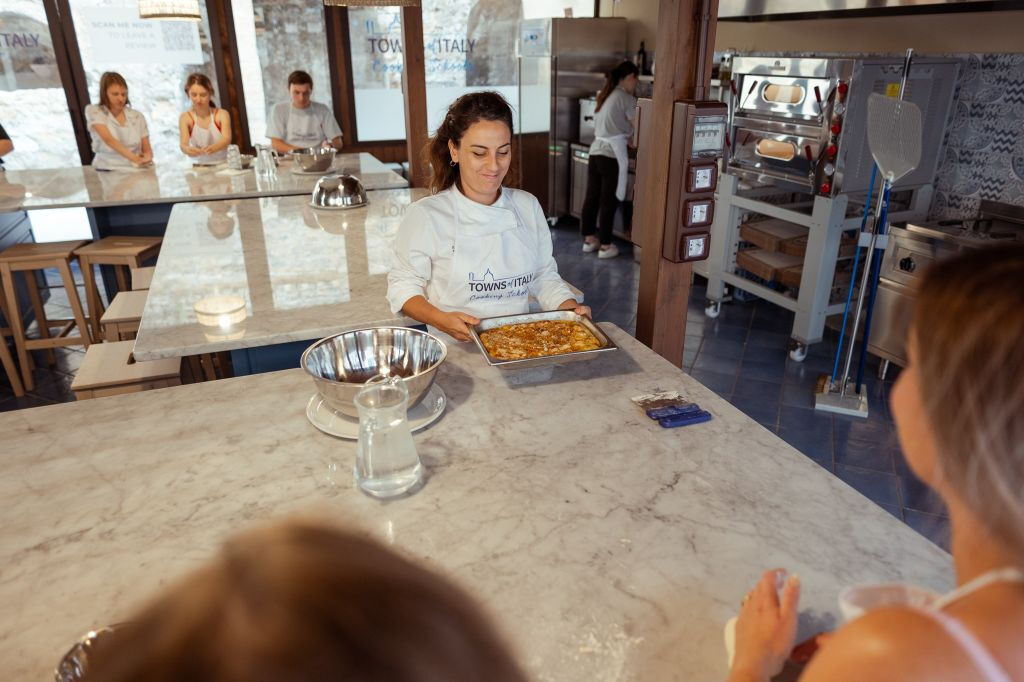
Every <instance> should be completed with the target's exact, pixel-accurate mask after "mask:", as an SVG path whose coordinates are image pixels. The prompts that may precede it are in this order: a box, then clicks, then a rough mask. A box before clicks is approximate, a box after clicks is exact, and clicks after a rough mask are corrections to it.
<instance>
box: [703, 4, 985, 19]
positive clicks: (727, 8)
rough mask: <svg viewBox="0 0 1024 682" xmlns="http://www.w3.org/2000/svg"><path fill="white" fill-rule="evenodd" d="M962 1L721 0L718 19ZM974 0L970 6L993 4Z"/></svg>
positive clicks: (944, 7)
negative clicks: (769, 0)
mask: <svg viewBox="0 0 1024 682" xmlns="http://www.w3.org/2000/svg"><path fill="white" fill-rule="evenodd" d="M963 2H964V0H772V1H771V2H765V0H721V3H720V4H719V6H718V20H719V21H727V20H731V19H747V20H750V19H754V18H756V19H757V20H760V21H764V20H773V19H778V20H792V19H821V18H825V17H843V16H857V17H863V16H880V15H885V14H895V13H897V12H898V13H899V14H934V13H939V12H948V11H950V8H949V5H957V4H962V3H963ZM995 4H996V3H994V2H974V3H972V5H974V6H977V5H995Z"/></svg>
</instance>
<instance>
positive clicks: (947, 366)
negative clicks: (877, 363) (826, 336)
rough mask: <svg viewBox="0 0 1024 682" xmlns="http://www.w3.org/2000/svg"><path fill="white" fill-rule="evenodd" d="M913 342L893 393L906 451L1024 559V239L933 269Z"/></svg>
mask: <svg viewBox="0 0 1024 682" xmlns="http://www.w3.org/2000/svg"><path fill="white" fill-rule="evenodd" d="M907 345H908V349H909V352H910V366H909V367H907V368H906V370H904V372H903V373H902V374H901V375H900V378H899V381H898V382H897V385H896V387H895V388H894V390H893V396H892V406H893V413H894V416H895V418H896V423H897V426H898V427H899V436H900V445H901V447H902V448H903V452H904V454H905V455H906V456H907V459H908V461H909V463H910V465H911V467H912V468H913V469H914V471H915V473H917V475H918V476H920V477H921V478H922V479H923V480H924V481H925V482H926V483H928V484H929V485H930V486H932V487H933V488H935V489H936V490H937V491H938V492H939V493H940V494H941V495H942V497H943V498H944V499H946V501H947V503H948V502H950V501H951V499H952V500H955V501H956V502H957V503H959V504H962V505H963V506H964V507H965V508H966V509H967V510H969V512H970V513H971V514H972V515H973V516H974V517H975V518H976V519H977V520H978V521H979V522H980V523H981V525H982V526H983V527H984V528H985V529H986V530H987V531H988V533H989V534H990V536H991V538H992V539H994V540H995V541H997V542H998V543H999V544H1000V545H1001V546H1002V547H1003V548H1004V549H1005V550H1006V551H1008V552H1010V553H1011V554H1013V555H1014V556H1016V557H1017V562H1018V564H1020V565H1024V245H1014V246H1009V247H1007V246H1000V247H996V248H987V249H983V250H979V251H972V252H969V253H967V254H965V255H962V256H959V257H957V258H955V259H952V260H949V261H946V262H942V263H938V264H936V265H934V266H932V267H931V268H930V269H929V270H928V271H927V273H926V274H925V276H924V279H923V281H922V283H921V288H920V291H919V292H918V298H917V304H916V308H915V313H914V319H913V323H912V327H911V332H910V337H909V339H908V344H907Z"/></svg>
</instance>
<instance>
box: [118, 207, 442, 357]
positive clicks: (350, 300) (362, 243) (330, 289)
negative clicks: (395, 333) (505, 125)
mask: <svg viewBox="0 0 1024 682" xmlns="http://www.w3.org/2000/svg"><path fill="white" fill-rule="evenodd" d="M426 193H427V192H426V190H423V189H393V190H378V191H373V192H368V199H369V205H368V206H366V207H363V208H354V209H349V210H344V211H329V210H322V209H315V208H313V207H312V206H310V205H309V199H308V198H307V197H305V196H292V197H268V198H265V199H241V200H233V201H204V202H192V203H187V204H177V205H175V206H174V208H173V209H172V210H171V217H170V220H169V221H168V223H167V231H166V233H165V234H164V241H163V246H162V247H161V249H160V257H159V258H158V259H157V265H156V271H155V272H154V273H153V281H152V282H151V283H150V285H149V297H148V298H147V300H146V307H145V310H144V311H143V313H142V322H141V325H140V327H139V334H138V338H137V339H136V341H135V357H136V358H138V359H140V360H155V359H158V358H167V357H175V356H186V355H196V354H200V353H212V352H215V351H223V350H234V349H239V348H255V347H260V346H270V345H273V344H278V343H287V342H289V341H302V340H307V339H319V338H322V337H324V336H328V335H330V334H335V333H338V332H341V331H346V330H349V329H356V328H359V327H366V326H380V325H386V324H399V325H405V324H408V323H410V322H411V321H410V320H408V319H407V318H405V317H403V316H400V315H399V316H396V315H394V314H392V312H391V310H390V308H389V306H388V302H387V300H386V299H385V294H386V292H387V274H388V270H389V269H390V266H391V240H392V239H394V236H395V234H396V233H397V232H398V226H399V223H400V222H401V220H402V216H403V215H404V214H405V209H406V207H408V205H409V204H410V203H411V202H412V201H415V200H416V199H419V198H420V197H423V196H426ZM225 302H226V303H227V304H228V306H227V307H226V308H221V309H220V310H222V311H224V312H223V315H224V316H223V317H221V316H220V315H217V316H215V317H214V318H213V319H207V318H202V319H200V315H199V314H197V310H198V311H199V312H200V313H201V312H202V311H203V310H204V309H205V308H206V307H207V306H208V305H210V304H211V303H212V304H214V305H216V304H218V303H225ZM232 302H234V303H233V304H232ZM243 306H244V313H242V312H239V313H238V315H237V316H233V315H232V314H231V313H230V312H227V311H229V310H231V309H237V308H242V307H243ZM243 318H244V319H243ZM201 322H203V323H201Z"/></svg>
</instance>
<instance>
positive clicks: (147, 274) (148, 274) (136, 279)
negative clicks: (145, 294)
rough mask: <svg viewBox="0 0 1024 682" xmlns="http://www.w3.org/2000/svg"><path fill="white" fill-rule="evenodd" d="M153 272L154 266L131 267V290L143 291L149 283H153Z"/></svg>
mask: <svg viewBox="0 0 1024 682" xmlns="http://www.w3.org/2000/svg"><path fill="white" fill-rule="evenodd" d="M154 272H156V268H155V267H148V268H131V273H132V291H144V290H146V289H148V288H149V285H150V284H152V283H153V273H154Z"/></svg>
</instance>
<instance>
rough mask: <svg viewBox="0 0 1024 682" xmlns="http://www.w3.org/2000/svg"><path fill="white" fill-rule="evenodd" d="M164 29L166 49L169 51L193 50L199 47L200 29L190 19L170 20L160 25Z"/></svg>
mask: <svg viewBox="0 0 1024 682" xmlns="http://www.w3.org/2000/svg"><path fill="white" fill-rule="evenodd" d="M160 28H161V29H162V31H163V38H164V50H166V51H167V52H191V51H193V50H198V49H199V31H198V29H197V28H196V25H195V24H194V23H192V22H188V21H168V22H163V23H161V25H160Z"/></svg>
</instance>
